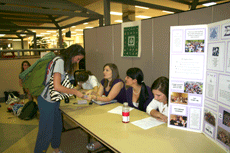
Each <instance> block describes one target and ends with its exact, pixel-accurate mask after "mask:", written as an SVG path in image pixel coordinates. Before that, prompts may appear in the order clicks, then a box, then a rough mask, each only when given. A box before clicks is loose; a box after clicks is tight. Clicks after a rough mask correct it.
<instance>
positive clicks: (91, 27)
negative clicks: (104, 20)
mask: <svg viewBox="0 0 230 153" xmlns="http://www.w3.org/2000/svg"><path fill="white" fill-rule="evenodd" d="M85 28H86V29H92V28H93V27H85Z"/></svg>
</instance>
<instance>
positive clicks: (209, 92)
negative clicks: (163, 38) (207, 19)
mask: <svg viewBox="0 0 230 153" xmlns="http://www.w3.org/2000/svg"><path fill="white" fill-rule="evenodd" d="M169 79H170V84H169V115H168V116H169V121H168V126H169V127H172V128H177V129H182V130H187V131H193V132H201V133H204V134H205V135H206V136H207V137H209V138H210V139H212V140H213V141H215V142H216V143H218V144H219V145H220V146H222V147H223V148H224V149H225V150H226V151H227V152H229V150H230V20H224V21H220V22H215V23H212V24H207V25H191V26H173V27H171V29H170V73H169Z"/></svg>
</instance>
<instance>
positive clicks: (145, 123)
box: [131, 117, 164, 130]
mask: <svg viewBox="0 0 230 153" xmlns="http://www.w3.org/2000/svg"><path fill="white" fill-rule="evenodd" d="M131 123H132V124H134V125H136V126H139V127H140V128H142V129H144V130H147V129H150V128H152V127H154V126H158V125H161V124H164V122H162V121H158V120H157V119H155V118H153V117H148V118H144V119H141V120H138V121H134V122H131Z"/></svg>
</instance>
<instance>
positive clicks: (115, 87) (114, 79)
mask: <svg viewBox="0 0 230 153" xmlns="http://www.w3.org/2000/svg"><path fill="white" fill-rule="evenodd" d="M103 74H104V79H103V80H102V81H101V84H100V87H99V90H98V92H97V94H96V95H91V96H89V98H88V100H91V99H94V100H96V101H111V100H113V99H115V100H117V101H118V102H119V103H123V102H125V101H126V90H125V84H124V82H123V81H122V80H121V79H120V77H119V72H118V68H117V66H116V65H115V64H113V63H107V64H105V65H104V67H103ZM103 94H104V95H105V96H102V95H103Z"/></svg>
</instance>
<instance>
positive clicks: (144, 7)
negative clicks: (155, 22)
mask: <svg viewBox="0 0 230 153" xmlns="http://www.w3.org/2000/svg"><path fill="white" fill-rule="evenodd" d="M135 7H137V8H141V9H146V10H147V9H149V8H148V7H143V6H137V5H135Z"/></svg>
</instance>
